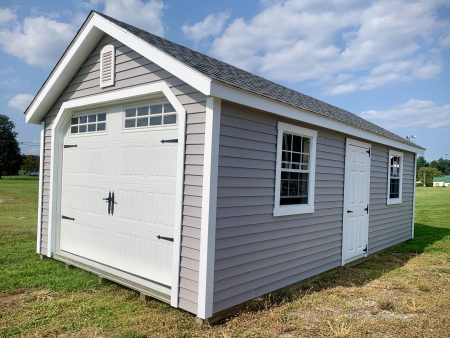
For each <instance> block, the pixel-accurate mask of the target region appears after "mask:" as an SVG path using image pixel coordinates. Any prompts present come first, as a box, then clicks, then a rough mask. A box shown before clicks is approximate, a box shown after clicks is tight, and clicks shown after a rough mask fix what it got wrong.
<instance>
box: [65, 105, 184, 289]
mask: <svg viewBox="0 0 450 338" xmlns="http://www.w3.org/2000/svg"><path fill="white" fill-rule="evenodd" d="M122 121H123V120H122V112H121V111H120V110H119V109H111V113H109V114H107V132H104V133H101V134H95V133H92V134H90V135H89V134H88V133H86V134H84V135H75V136H73V135H70V132H68V134H67V135H66V137H65V140H64V141H65V144H76V145H77V146H76V147H71V148H66V149H64V154H63V157H64V160H63V161H64V162H63V178H62V181H63V188H62V189H63V194H62V196H63V197H62V201H61V212H62V214H63V215H67V216H69V217H74V218H75V221H70V220H63V221H62V223H61V236H60V248H61V250H65V251H69V252H71V253H74V254H77V255H80V256H82V257H85V258H88V259H90V260H94V261H97V262H99V263H102V264H106V265H109V266H112V267H115V268H117V269H120V270H123V271H125V272H129V273H131V274H134V275H138V276H140V277H144V278H147V279H150V280H153V281H156V282H159V283H162V284H166V285H170V284H171V270H172V269H171V266H172V252H173V242H172V241H171V240H170V239H172V240H173V234H174V222H175V193H176V174H177V143H175V142H172V143H171V142H169V143H162V142H161V140H174V139H176V138H177V133H178V132H177V128H174V126H169V127H157V128H152V127H150V128H145V129H141V130H136V131H135V130H124V129H123V128H122ZM110 191H111V192H114V199H115V202H116V204H115V205H114V213H113V214H112V215H108V204H107V202H106V201H104V200H103V198H106V197H107V196H108V193H109V192H110ZM158 236H159V237H158Z"/></svg>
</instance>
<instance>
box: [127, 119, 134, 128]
mask: <svg viewBox="0 0 450 338" xmlns="http://www.w3.org/2000/svg"><path fill="white" fill-rule="evenodd" d="M134 127H136V120H135V119H130V120H125V128H134Z"/></svg>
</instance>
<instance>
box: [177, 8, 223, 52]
mask: <svg viewBox="0 0 450 338" xmlns="http://www.w3.org/2000/svg"><path fill="white" fill-rule="evenodd" d="M229 17H230V13H229V12H220V13H215V14H210V15H208V16H207V17H205V18H204V19H203V20H202V21H199V22H197V23H195V24H192V25H189V24H188V23H185V24H184V25H183V26H182V27H181V30H182V31H183V33H184V34H185V35H186V37H187V38H188V39H190V40H192V41H194V43H195V44H197V43H199V42H200V41H201V40H204V39H207V38H209V37H211V36H216V35H219V34H220V33H222V31H223V28H224V26H225V22H226V21H227V20H228V18H229Z"/></svg>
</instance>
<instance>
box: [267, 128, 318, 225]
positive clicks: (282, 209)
mask: <svg viewBox="0 0 450 338" xmlns="http://www.w3.org/2000/svg"><path fill="white" fill-rule="evenodd" d="M285 132H286V133H291V134H295V135H298V136H303V137H308V138H310V150H309V181H308V204H292V205H280V185H281V154H282V148H283V133H285ZM316 142H317V131H316V130H312V129H306V128H302V127H299V126H295V125H292V124H287V123H283V122H278V138H277V161H276V172H275V206H274V208H273V215H274V216H286V215H298V214H307V213H313V212H314V187H315V180H316Z"/></svg>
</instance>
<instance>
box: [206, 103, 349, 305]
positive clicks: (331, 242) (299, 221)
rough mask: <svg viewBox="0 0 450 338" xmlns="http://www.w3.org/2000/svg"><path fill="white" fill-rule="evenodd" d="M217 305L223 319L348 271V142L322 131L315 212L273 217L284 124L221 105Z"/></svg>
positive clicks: (215, 296) (229, 104) (242, 109)
mask: <svg viewBox="0 0 450 338" xmlns="http://www.w3.org/2000/svg"><path fill="white" fill-rule="evenodd" d="M221 112H222V113H221V126H220V141H219V147H220V148H219V174H218V198H217V229H216V252H215V271H214V299H213V302H214V305H213V312H214V313H217V312H219V311H221V310H223V309H226V308H228V307H230V306H233V305H236V304H239V303H241V302H244V301H246V300H249V299H252V298H254V297H257V296H259V295H262V294H264V293H267V292H270V291H273V290H276V289H278V288H281V287H284V286H287V285H289V284H292V283H295V282H297V281H299V280H302V279H305V278H308V277H311V276H313V275H316V274H318V273H320V272H323V271H326V270H329V269H331V268H334V267H337V266H339V265H340V264H341V240H342V239H341V238H342V207H343V193H344V163H345V137H344V136H343V135H340V134H338V133H336V132H332V131H327V130H325V129H320V128H314V129H316V130H318V138H317V155H316V184H315V211H314V213H313V214H303V215H292V216H282V217H273V206H274V189H275V165H276V140H277V124H278V121H279V120H282V121H283V122H288V123H292V124H297V125H300V126H303V127H306V128H308V125H305V124H302V123H300V122H292V121H289V120H286V119H281V118H279V117H276V116H274V115H271V114H266V113H263V112H260V111H256V110H253V109H250V108H245V107H242V106H239V105H236V104H232V103H229V102H223V103H222V110H221Z"/></svg>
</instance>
